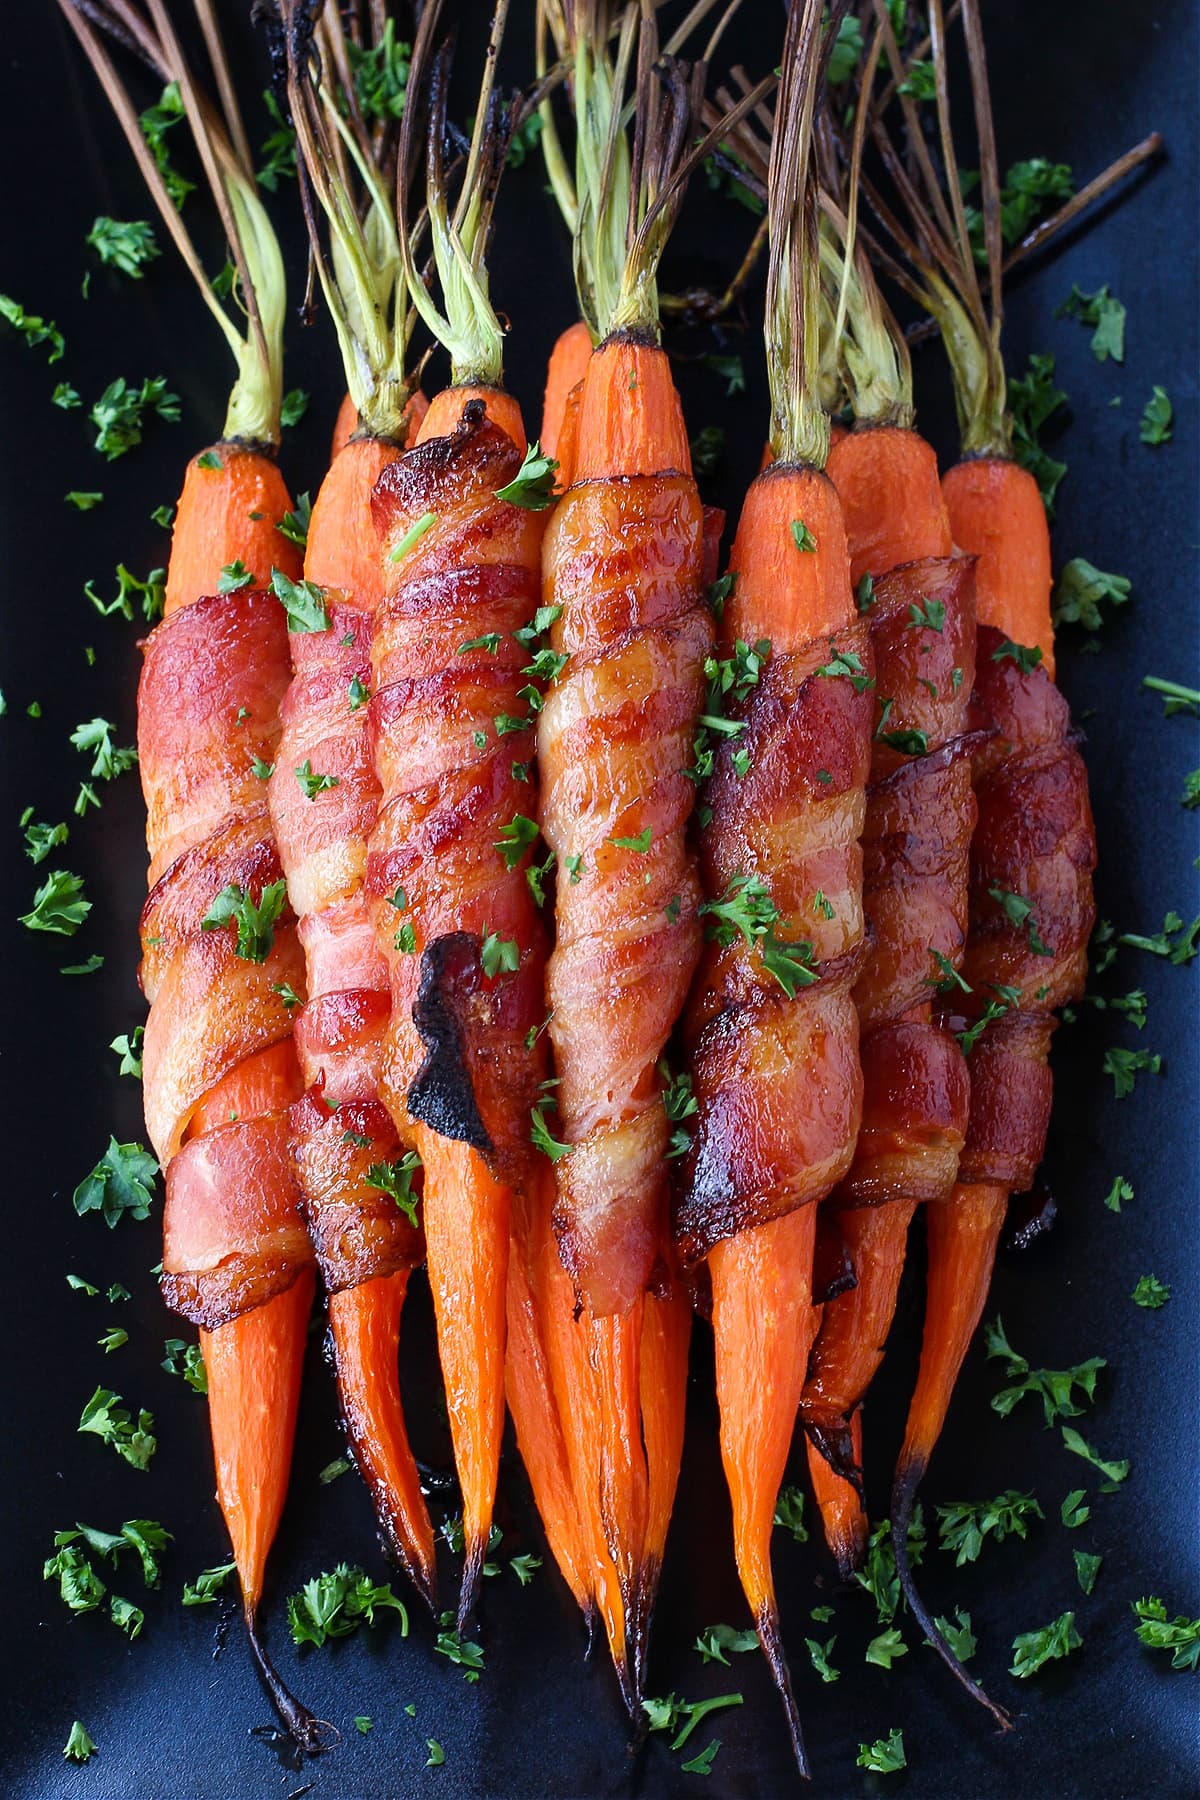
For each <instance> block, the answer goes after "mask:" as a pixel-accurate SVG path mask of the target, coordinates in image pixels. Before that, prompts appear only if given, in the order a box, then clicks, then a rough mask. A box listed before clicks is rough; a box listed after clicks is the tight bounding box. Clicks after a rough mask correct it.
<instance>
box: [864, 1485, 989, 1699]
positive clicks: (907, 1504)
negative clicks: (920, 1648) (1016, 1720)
mask: <svg viewBox="0 0 1200 1800" xmlns="http://www.w3.org/2000/svg"><path fill="white" fill-rule="evenodd" d="M926 1466H927V1465H926V1463H925V1460H924V1459H923V1458H920V1459H917V1460H914V1461H909V1462H903V1463H901V1464H900V1465H899V1467H898V1468H897V1470H896V1477H895V1481H894V1483H893V1486H892V1548H893V1550H894V1551H895V1555H896V1574H897V1575H898V1576H899V1578H900V1586H901V1587H902V1588H903V1590H904V1598H905V1599H906V1600H907V1601H908V1605H909V1610H910V1612H911V1613H912V1615H913V1617H914V1619H915V1620H916V1621H917V1624H918V1625H919V1626H920V1627H921V1629H922V1631H923V1632H924V1633H925V1636H926V1637H927V1638H928V1639H929V1642H930V1643H931V1644H932V1645H933V1648H934V1649H935V1650H936V1651H937V1653H938V1655H939V1656H940V1657H941V1659H942V1661H943V1662H944V1663H945V1665H946V1667H947V1668H948V1669H949V1671H950V1673H951V1674H952V1675H953V1676H954V1678H955V1680H956V1681H957V1682H958V1683H959V1684H960V1686H962V1687H963V1688H964V1689H965V1690H966V1692H967V1693H968V1694H970V1696H971V1698H972V1700H975V1701H977V1702H978V1703H979V1705H980V1706H982V1707H983V1708H984V1710H985V1711H986V1712H989V1713H990V1714H991V1715H992V1718H993V1719H994V1720H995V1721H996V1724H997V1725H998V1726H999V1728H1000V1730H1001V1731H1011V1730H1012V1727H1013V1721H1012V1718H1011V1717H1010V1715H1009V1714H1008V1713H1007V1712H1005V1710H1004V1708H1003V1707H1002V1706H999V1705H998V1704H997V1703H996V1701H995V1700H993V1699H992V1698H991V1696H990V1695H989V1694H987V1693H985V1692H984V1690H983V1688H981V1687H980V1685H979V1683H978V1682H977V1681H976V1680H974V1678H973V1677H972V1676H970V1675H968V1673H967V1671H966V1669H965V1668H964V1667H963V1665H962V1663H961V1662H960V1661H959V1659H958V1657H957V1656H955V1654H954V1652H953V1650H952V1649H951V1648H950V1646H949V1644H948V1643H947V1642H946V1640H945V1638H944V1637H943V1636H942V1634H941V1632H940V1631H939V1630H938V1628H937V1626H936V1625H935V1624H934V1622H933V1618H932V1615H931V1614H930V1612H929V1611H928V1609H927V1607H926V1605H925V1602H924V1601H923V1600H922V1598H921V1596H920V1593H919V1592H918V1590H917V1584H916V1582H915V1581H914V1580H913V1573H912V1565H911V1564H910V1562H909V1560H908V1528H909V1525H910V1523H911V1521H912V1515H913V1508H914V1506H915V1504H916V1499H917V1490H918V1488H919V1487H920V1485H921V1482H922V1480H923V1479H924V1476H925V1469H926Z"/></svg>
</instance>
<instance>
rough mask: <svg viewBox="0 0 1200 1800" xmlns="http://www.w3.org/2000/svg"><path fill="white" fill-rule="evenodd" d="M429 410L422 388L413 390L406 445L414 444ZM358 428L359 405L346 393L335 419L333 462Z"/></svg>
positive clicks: (331, 444) (330, 449) (406, 430)
mask: <svg viewBox="0 0 1200 1800" xmlns="http://www.w3.org/2000/svg"><path fill="white" fill-rule="evenodd" d="M428 410H429V401H428V400H427V399H426V398H425V395H424V394H423V393H422V392H421V390H420V388H416V389H415V390H414V391H413V396H412V399H411V400H410V401H409V403H408V412H407V413H406V414H405V433H404V443H405V445H406V446H407V445H409V444H412V443H413V441H414V440H415V438H416V434H417V431H418V429H419V427H420V424H421V420H422V419H423V418H424V417H425V414H426V412H427V411H428ZM358 430H359V418H358V407H357V406H356V405H355V403H354V396H353V395H352V394H345V395H343V397H342V404H341V405H340V406H339V407H338V414H337V418H336V419H335V420H334V425H333V439H332V442H331V443H330V446H329V460H330V462H331V463H334V462H336V461H337V456H338V452H339V450H344V449H345V448H346V445H347V444H348V443H349V442H350V439H351V438H352V437H354V436H355V435H356V433H357V432H358Z"/></svg>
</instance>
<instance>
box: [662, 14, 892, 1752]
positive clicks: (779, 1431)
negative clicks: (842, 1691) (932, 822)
mask: <svg viewBox="0 0 1200 1800" xmlns="http://www.w3.org/2000/svg"><path fill="white" fill-rule="evenodd" d="M821 21H822V9H821V7H820V5H818V4H817V0H804V3H803V4H801V5H797V6H795V7H793V8H792V10H791V13H790V16H789V20H788V27H787V36H786V40H785V44H784V50H783V57H782V68H783V82H782V87H781V92H780V98H779V112H778V118H779V120H780V121H781V124H780V126H779V129H778V132H777V135H776V153H775V155H774V156H773V158H772V163H771V169H770V181H769V200H768V220H769V230H770V246H771V254H770V262H769V266H768V303H767V332H766V335H767V343H768V377H769V383H770V388H771V402H772V407H771V410H772V431H771V440H772V442H771V447H772V450H773V452H774V456H775V459H776V460H774V461H773V462H772V463H771V465H770V466H769V467H768V468H767V469H765V470H764V471H763V472H762V473H761V474H759V475H758V477H757V478H756V479H755V481H754V482H753V484H752V485H751V487H750V490H749V493H748V494H747V496H746V501H745V504H744V506H743V509H742V516H741V519H740V521H739V524H738V529H737V535H736V537H735V540H734V545H733V551H732V554H731V557H730V564H729V575H730V581H731V591H730V593H729V595H728V597H727V599H726V602H725V607H724V611H723V615H722V621H721V646H720V652H719V654H721V655H723V656H724V657H726V658H728V659H729V661H730V667H731V669H734V670H736V669H737V668H739V667H746V666H747V664H746V653H747V652H748V651H749V649H750V647H751V646H755V647H756V650H757V652H758V654H759V656H760V657H761V658H762V663H765V666H762V663H760V664H759V666H758V667H757V668H755V667H753V666H751V667H750V668H749V675H748V678H747V679H746V681H745V682H744V684H743V692H744V699H743V700H742V703H741V705H739V706H738V707H737V708H736V709H735V712H734V720H735V724H736V730H735V732H734V734H733V736H732V739H731V740H730V739H729V737H728V736H727V734H722V746H721V747H720V748H719V749H718V750H717V751H716V752H715V754H714V757H713V773H712V775H711V777H710V779H709V781H708V783H707V785H706V788H705V789H704V791H703V794H702V800H703V802H704V812H703V813H702V814H701V818H702V819H707V820H708V821H709V822H708V823H707V824H705V826H704V829H703V830H702V832H701V839H700V842H701V872H702V876H703V880H704V887H705V891H706V895H707V899H706V903H705V910H706V912H708V913H709V914H710V915H711V916H712V919H713V923H712V924H710V926H709V927H708V932H707V935H708V938H709V943H708V947H707V949H706V952H705V956H704V960H703V961H702V963H701V966H700V969H699V972H698V974H697V977H696V980H695V983H694V985H693V990H692V996H691V999H690V1002H689V1007H688V1013H687V1016H686V1020H685V1042H686V1043H687V1046H688V1050H689V1062H690V1069H691V1076H692V1086H693V1094H694V1097H695V1100H696V1102H697V1108H698V1111H697V1120H696V1132H695V1136H694V1138H693V1140H692V1146H691V1150H690V1151H689V1154H688V1156H687V1158H686V1159H685V1163H684V1169H683V1176H684V1180H683V1192H682V1195H681V1196H680V1198H679V1199H678V1201H677V1204H676V1208H675V1232H676V1241H677V1243H678V1244H679V1246H680V1248H681V1252H682V1254H683V1256H684V1259H685V1260H686V1261H688V1262H694V1261H696V1260H698V1259H699V1258H700V1257H702V1256H704V1255H707V1257H708V1267H709V1274H710V1278H711V1283H712V1296H713V1307H712V1319H713V1336H714V1342H715V1349H716V1371H717V1393H718V1399H719V1402H720V1412H721V1455H722V1461H723V1463H724V1466H725V1475H726V1481H727V1483H728V1486H729V1492H730V1499H731V1502H732V1506H733V1526H734V1549H735V1555H736V1558H737V1565H738V1572H739V1575H740V1577H741V1580H742V1586H743V1589H744V1591H745V1594H746V1597H747V1600H748V1602H749V1605H750V1610H751V1613H752V1615H753V1617H754V1621H755V1625H756V1628H757V1630H758V1634H759V1639H760V1642H761V1644H762V1647H763V1650H764V1653H765V1654H766V1656H767V1659H768V1663H769V1665H770V1668H771V1672H772V1675H773V1677H774V1679H775V1682H776V1686H777V1687H778V1689H779V1692H780V1695H781V1697H782V1699H783V1703H784V1709H785V1715H786V1718H787V1724H788V1729H789V1733H790V1736H791V1740H792V1747H793V1752H794V1754H795V1757H796V1761H797V1765H798V1767H799V1768H800V1770H801V1773H803V1774H807V1772H808V1771H807V1761H806V1757H805V1751H804V1744H803V1737H802V1733H801V1729H800V1720H799V1716H798V1712H797V1709H796V1705H795V1701H794V1698H793V1695H792V1690H791V1682H790V1677H789V1674H788V1669H787V1663H786V1660H785V1657H784V1652H783V1645H782V1638H781V1634H780V1626H779V1614H778V1607H777V1602H776V1598H775V1591H774V1582H773V1578H772V1573H771V1530H772V1523H773V1519H774V1512H775V1505H776V1500H777V1497H778V1492H779V1486H780V1483H781V1481H782V1479H783V1472H784V1468H785V1466H786V1462H787V1456H788V1452H789V1449H790V1446H791V1441H792V1435H793V1431H794V1428H795V1421H796V1413H797V1408H798V1405H799V1401H800V1396H801V1391H802V1388H803V1384H804V1378H805V1371H806V1368H807V1364H808V1356H809V1350H810V1346H811V1344H812V1340H813V1336H814V1333H815V1330H816V1327H817V1312H816V1309H815V1308H814V1305H813V1297H812V1276H813V1249H814V1242H815V1232H816V1211H815V1203H816V1202H817V1201H819V1200H821V1199H822V1198H823V1197H824V1196H825V1195H826V1194H827V1193H828V1192H829V1191H830V1189H831V1188H832V1187H833V1186H834V1184H835V1183H836V1182H837V1181H838V1180H839V1179H840V1177H841V1176H842V1175H843V1174H844V1173H845V1171H846V1168H847V1167H848V1165H849V1162H850V1159H851V1156H852V1153H853V1148H854V1141H855V1136H856V1134H857V1131H858V1123H859V1112H860V1107H861V1100H862V1074H861V1070H860V1067H859V1061H858V1024H857V1018H856V1015H855V1011H854V1007H853V1005H852V1003H851V1000H850V993H849V990H850V985H851V982H852V980H853V976H854V973H855V970H856V967H857V965H858V963H859V961H860V960H861V947H862V942H863V913H862V860H861V852H860V850H859V845H858V837H859V833H860V831H861V827H862V819H863V811H864V804H865V796H864V790H865V782H866V775H867V769H868V765H869V760H870V755H869V744H870V707H871V701H870V698H869V694H868V693H867V691H866V687H865V683H864V682H862V681H859V682H857V683H855V682H852V681H851V680H849V679H847V678H846V677H845V676H835V675H833V674H832V673H831V674H829V675H828V676H827V678H823V679H821V678H816V677H817V672H818V671H819V670H821V669H823V668H827V667H828V668H830V669H832V668H833V667H834V666H835V665H836V664H838V663H844V665H845V666H846V667H847V668H849V669H851V670H854V669H859V668H862V669H863V670H864V673H867V672H868V670H869V665H864V664H863V663H862V660H861V659H862V657H863V656H864V655H868V656H869V649H868V645H867V639H866V629H865V626H864V625H863V623H862V622H861V621H860V620H859V618H858V615H857V612H856V609H855V604H854V599H853V595H852V592H851V587H850V561H849V555H848V552H847V547H846V533H845V526H844V523H843V520H842V514H841V507H840V504H839V501H838V497H837V493H836V490H835V489H834V487H833V484H832V483H831V482H830V480H829V479H828V477H827V476H826V475H825V474H824V472H823V464H824V462H825V458H826V455H827V452H828V444H829V433H828V422H827V418H826V415H825V413H824V410H823V408H822V406H821V403H820V397H819V392H818V381H817V372H818V359H817V344H816V319H817V310H818V309H817V301H818V293H817V266H816V260H815V252H816V214H815V198H816V192H815V181H814V179H813V171H812V169H811V155H812V139H811V129H810V128H811V118H812V108H813V105H814V102H815V96H816V90H817V84H818V80H819V56H820V51H819V44H820V33H821ZM768 649H769V657H768V656H766V655H765V652H766V651H767V650H768ZM860 688H861V689H862V690H863V691H861V692H860V691H859V690H860ZM731 744H732V745H736V748H737V752H738V757H739V763H738V765H737V766H735V765H734V764H733V762H732V761H731ZM818 894H819V896H820V898H819V899H817V898H816V896H817V895H818ZM781 944H782V945H788V944H790V945H792V946H793V947H794V949H793V953H795V951H797V950H798V951H799V955H800V957H801V959H802V962H803V964H804V969H803V973H801V972H799V971H797V970H795V969H792V970H791V972H789V970H788V969H787V968H782V967H781V964H780V960H779V959H780V955H781V952H780V950H779V946H780V945H781ZM782 954H783V955H784V956H786V955H787V951H786V950H785V951H783V952H782ZM768 955H769V956H770V958H771V961H770V962H768V961H767V956H768Z"/></svg>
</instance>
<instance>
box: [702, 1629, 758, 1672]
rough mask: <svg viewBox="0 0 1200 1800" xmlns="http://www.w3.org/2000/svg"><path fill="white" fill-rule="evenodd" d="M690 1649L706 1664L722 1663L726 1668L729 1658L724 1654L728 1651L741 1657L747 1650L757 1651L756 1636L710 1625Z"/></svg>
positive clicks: (752, 1632) (754, 1633)
mask: <svg viewBox="0 0 1200 1800" xmlns="http://www.w3.org/2000/svg"><path fill="white" fill-rule="evenodd" d="M692 1648H693V1650H698V1651H699V1652H700V1655H701V1657H702V1658H703V1660H704V1661H705V1662H706V1663H710V1662H719V1663H724V1664H725V1666H726V1667H727V1668H728V1666H729V1658H728V1656H726V1654H725V1652H726V1651H727V1650H730V1651H732V1652H733V1654H734V1655H735V1656H741V1655H744V1654H745V1652H746V1651H748V1650H757V1649H758V1634H757V1632H755V1631H736V1630H735V1629H734V1627H733V1626H732V1625H710V1626H709V1627H708V1629H707V1630H706V1631H702V1632H701V1633H700V1636H699V1637H698V1638H697V1639H696V1642H695V1643H694V1644H693V1645H692Z"/></svg>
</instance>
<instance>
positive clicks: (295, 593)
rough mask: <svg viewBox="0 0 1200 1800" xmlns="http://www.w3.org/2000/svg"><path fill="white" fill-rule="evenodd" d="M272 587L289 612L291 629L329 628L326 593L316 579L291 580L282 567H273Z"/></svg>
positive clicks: (318, 629) (324, 629) (281, 603)
mask: <svg viewBox="0 0 1200 1800" xmlns="http://www.w3.org/2000/svg"><path fill="white" fill-rule="evenodd" d="M271 589H272V592H273V593H274V595H275V598H276V599H277V600H278V601H279V603H280V605H281V606H282V607H283V610H284V612H286V614H287V622H288V630H289V631H328V630H329V623H330V621H329V612H328V609H327V608H326V605H325V594H324V591H323V589H321V588H319V587H318V586H317V584H316V582H315V581H291V580H289V579H288V577H287V576H286V575H285V574H284V572H283V570H282V569H272V570H271Z"/></svg>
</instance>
